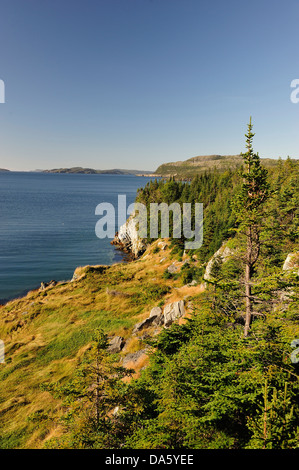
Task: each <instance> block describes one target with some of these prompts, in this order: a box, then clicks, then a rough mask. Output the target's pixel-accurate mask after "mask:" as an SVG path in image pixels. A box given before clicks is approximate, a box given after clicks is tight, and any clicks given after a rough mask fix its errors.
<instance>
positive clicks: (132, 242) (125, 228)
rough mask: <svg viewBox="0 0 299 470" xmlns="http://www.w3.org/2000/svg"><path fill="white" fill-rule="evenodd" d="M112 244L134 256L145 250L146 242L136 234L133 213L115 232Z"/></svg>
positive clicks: (136, 256)
mask: <svg viewBox="0 0 299 470" xmlns="http://www.w3.org/2000/svg"><path fill="white" fill-rule="evenodd" d="M111 243H112V245H116V246H118V247H119V248H120V249H122V250H123V251H125V252H126V253H130V254H131V255H132V256H133V257H134V258H138V257H139V256H140V255H142V253H144V252H145V250H146V247H147V243H146V240H144V239H142V238H140V237H139V235H138V230H137V222H136V220H135V217H134V213H133V214H132V215H130V217H129V218H128V220H127V221H126V223H125V224H124V225H122V226H121V227H120V229H119V232H117V233H116V234H115V237H114V239H113V241H112V242H111Z"/></svg>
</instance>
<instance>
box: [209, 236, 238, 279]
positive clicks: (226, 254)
mask: <svg viewBox="0 0 299 470" xmlns="http://www.w3.org/2000/svg"><path fill="white" fill-rule="evenodd" d="M233 254H234V251H233V250H232V249H231V248H229V247H228V246H227V245H225V244H223V245H222V246H221V247H220V248H219V250H217V251H216V253H214V254H213V256H212V258H211V259H210V261H209V262H208V264H207V266H206V270H205V273H204V276H203V278H204V279H205V280H206V281H208V280H210V279H211V278H212V274H211V273H212V270H213V267H214V263H215V262H216V260H217V259H220V260H221V262H222V263H225V261H227V260H228V259H229V258H231V256H232V255H233Z"/></svg>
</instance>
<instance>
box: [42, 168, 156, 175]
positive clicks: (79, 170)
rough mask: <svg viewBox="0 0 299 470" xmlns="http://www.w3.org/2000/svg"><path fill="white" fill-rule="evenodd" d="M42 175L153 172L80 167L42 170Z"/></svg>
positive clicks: (150, 172)
mask: <svg viewBox="0 0 299 470" xmlns="http://www.w3.org/2000/svg"><path fill="white" fill-rule="evenodd" d="M42 173H80V174H92V175H97V174H100V175H145V176H146V175H151V174H152V173H153V172H152V171H142V170H120V169H118V168H116V169H112V170H94V169H93V168H82V167H80V166H76V167H72V168H54V169H52V170H42Z"/></svg>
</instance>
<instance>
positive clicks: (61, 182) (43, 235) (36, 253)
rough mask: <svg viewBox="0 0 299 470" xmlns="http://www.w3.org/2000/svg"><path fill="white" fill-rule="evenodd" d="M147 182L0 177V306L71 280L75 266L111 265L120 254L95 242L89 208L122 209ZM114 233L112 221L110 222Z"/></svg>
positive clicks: (104, 177)
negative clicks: (108, 205)
mask: <svg viewBox="0 0 299 470" xmlns="http://www.w3.org/2000/svg"><path fill="white" fill-rule="evenodd" d="M149 179H150V178H147V177H138V176H131V175H93V174H90V175H85V174H56V173H38V172H36V173H30V172H28V173H27V172H22V173H21V172H20V173H19V172H9V173H0V303H3V302H5V301H7V300H9V299H12V298H15V297H18V296H20V295H23V294H24V293H25V292H27V291H28V290H31V289H34V288H37V287H39V286H40V284H41V282H42V281H44V282H48V281H50V280H52V279H55V280H56V281H61V280H69V279H71V277H72V275H73V272H74V270H75V268H76V267H77V266H85V265H87V264H90V265H95V264H108V265H110V264H113V263H115V262H120V261H122V260H123V255H122V253H121V252H120V251H118V250H116V249H115V247H113V246H112V245H111V243H110V242H111V239H108V238H104V239H99V238H97V236H96V234H95V225H96V222H97V221H98V220H99V218H100V216H99V215H95V208H96V206H97V205H98V204H100V203H102V202H109V203H112V204H113V206H114V207H115V209H116V214H117V202H118V195H119V194H125V195H126V198H127V199H126V201H127V206H128V205H129V204H131V203H133V202H134V200H135V197H136V192H137V189H138V188H140V187H143V186H144V185H145V184H146V183H147V181H148V180H149ZM116 230H117V219H116Z"/></svg>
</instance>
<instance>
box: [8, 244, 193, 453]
mask: <svg viewBox="0 0 299 470" xmlns="http://www.w3.org/2000/svg"><path fill="white" fill-rule="evenodd" d="M165 242H166V243H167V240H166V241H165ZM156 246H158V242H156V243H154V244H153V245H151V246H150V247H149V249H148V250H147V251H146V252H145V254H144V255H143V256H142V257H141V258H140V259H139V260H136V261H134V262H131V263H128V264H123V263H118V264H115V265H112V266H107V267H105V266H100V265H99V266H85V267H82V266H81V267H78V268H77V269H76V270H75V274H76V279H75V280H73V281H70V282H68V283H61V284H59V283H58V284H57V285H56V286H54V287H48V288H46V289H45V290H43V291H40V290H35V291H31V292H29V293H28V294H27V295H26V296H25V297H24V298H22V299H17V300H14V301H11V302H9V303H8V304H7V305H5V306H2V307H0V338H1V339H2V340H3V341H4V343H5V360H6V363H5V364H0V380H1V385H2V386H1V389H0V426H1V430H2V437H1V438H0V448H1V447H5V446H8V447H17V448H35V447H41V446H42V443H43V442H44V441H45V440H46V439H48V438H49V436H56V435H57V433H58V434H59V432H61V430H59V429H58V428H56V427H55V425H54V424H53V425H52V427H50V428H49V423H47V424H45V423H43V422H42V423H40V424H39V428H38V429H37V428H36V426H34V425H33V423H30V422H28V419H27V418H28V417H30V415H32V413H34V412H36V411H38V410H42V412H43V413H46V414H47V413H48V414H50V415H51V414H52V413H53V410H55V409H59V406H60V402H59V400H57V399H54V398H53V396H52V395H51V394H50V393H48V392H44V391H42V390H41V388H40V385H41V384H44V383H51V382H57V381H63V380H66V379H67V378H69V377H70V376H71V374H72V373H73V371H74V369H75V367H76V365H77V364H78V362H79V361H80V360H82V358H83V356H84V353H85V352H86V350H87V349H88V347H89V345H90V343H91V340H92V335H93V332H94V330H95V329H96V328H98V327H101V328H103V329H104V331H105V332H106V333H107V334H108V335H109V336H114V335H119V336H123V337H124V338H125V340H126V347H125V351H124V353H122V355H124V354H128V353H134V352H136V351H138V350H140V349H142V348H143V347H144V345H143V343H142V341H140V339H139V338H138V336H136V337H134V336H133V337H132V336H131V333H132V329H133V327H134V325H135V324H136V323H138V322H140V321H141V320H143V319H144V318H146V317H147V316H148V315H149V312H150V310H151V309H152V308H153V307H154V306H157V305H158V304H159V303H160V304H161V302H162V303H164V304H166V303H168V302H174V301H176V300H180V299H183V298H184V297H186V296H193V295H195V294H197V293H198V292H200V290H201V288H200V286H199V287H197V286H195V287H190V288H188V287H181V286H180V281H179V280H176V279H172V278H171V279H167V280H165V279H164V278H163V273H164V272H165V270H166V268H167V267H168V266H169V265H170V264H172V263H173V261H174V260H173V259H171V256H170V250H169V248H168V247H167V248H166V249H165V250H163V249H161V248H160V249H159V251H158V252H155V251H156V250H155V247H156ZM160 246H161V245H160ZM163 286H164V287H165V286H168V288H169V292H167V293H166V291H165V292H164V291H163V290H162V291H161V292H162V294H161V295H160V294H159V292H160V291H159V289H160V288H161V287H162V288H163ZM107 289H108V292H107ZM111 290H115V291H119V292H123V293H125V294H126V295H125V296H119V295H111V294H109V291H111ZM163 292H164V293H163ZM155 330H157V329H156V328H154V329H149V330H148V333H150V334H155ZM142 334H143V332H141V335H140V336H142ZM147 363H148V356H147V355H146V354H143V355H142V356H140V357H139V358H138V360H137V361H134V362H132V364H131V363H129V364H127V365H126V367H132V368H134V370H135V371H136V373H135V376H136V377H137V376H139V373H140V370H141V369H142V368H143V367H145V366H146V364H147Z"/></svg>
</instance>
